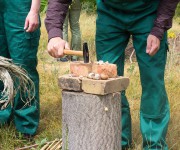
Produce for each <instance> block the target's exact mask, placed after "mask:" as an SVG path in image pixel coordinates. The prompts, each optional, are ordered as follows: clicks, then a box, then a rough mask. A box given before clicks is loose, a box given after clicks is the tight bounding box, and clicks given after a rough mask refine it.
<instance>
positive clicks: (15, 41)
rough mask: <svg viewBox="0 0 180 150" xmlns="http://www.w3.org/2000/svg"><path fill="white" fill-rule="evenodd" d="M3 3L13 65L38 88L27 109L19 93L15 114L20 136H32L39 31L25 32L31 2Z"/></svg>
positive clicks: (35, 117) (35, 118)
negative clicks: (25, 134) (22, 69)
mask: <svg viewBox="0 0 180 150" xmlns="http://www.w3.org/2000/svg"><path fill="white" fill-rule="evenodd" d="M4 3H6V4H5V6H6V9H5V10H4V13H3V18H4V28H5V35H6V41H7V45H8V53H9V54H10V58H11V59H12V60H13V62H14V63H17V64H18V65H20V66H21V67H23V68H24V69H26V71H27V73H28V75H29V76H30V78H31V79H32V81H33V82H34V84H35V91H36V92H35V97H34V99H33V100H32V101H31V104H30V106H29V105H25V103H24V102H22V101H21V99H20V94H19V92H18V93H17V95H16V97H15V100H14V106H13V112H12V113H13V117H14V123H15V126H16V128H17V130H18V131H19V132H21V133H28V134H31V135H33V134H35V132H36V130H37V127H38V124H39V76H38V73H37V70H36V66H37V50H38V44H39V37H40V30H39V29H37V30H36V31H35V32H33V33H27V32H25V31H24V22H25V18H26V16H27V14H28V12H29V10H30V6H31V0H27V1H22V0H10V1H8V2H6V1H4ZM9 3H10V4H11V5H9ZM23 97H25V96H23Z"/></svg>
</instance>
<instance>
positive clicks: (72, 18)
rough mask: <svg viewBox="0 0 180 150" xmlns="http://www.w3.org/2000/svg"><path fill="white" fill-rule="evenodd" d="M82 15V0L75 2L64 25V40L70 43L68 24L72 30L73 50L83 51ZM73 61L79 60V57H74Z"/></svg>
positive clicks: (75, 0)
mask: <svg viewBox="0 0 180 150" xmlns="http://www.w3.org/2000/svg"><path fill="white" fill-rule="evenodd" d="M80 13H81V2H80V0H74V1H73V2H72V4H71V6H70V8H69V10H68V13H67V15H66V19H65V21H64V24H63V39H64V40H66V41H68V22H69V24H70V29H71V34H72V38H71V49H73V50H81V31H80V26H79V18H80ZM73 59H77V56H73Z"/></svg>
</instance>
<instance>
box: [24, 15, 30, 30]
mask: <svg viewBox="0 0 180 150" xmlns="http://www.w3.org/2000/svg"><path fill="white" fill-rule="evenodd" d="M28 25H29V20H28V19H27V18H26V20H25V24H24V30H26V29H27V28H28Z"/></svg>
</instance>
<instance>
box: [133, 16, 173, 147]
mask: <svg viewBox="0 0 180 150" xmlns="http://www.w3.org/2000/svg"><path fill="white" fill-rule="evenodd" d="M149 19H150V18H149ZM147 28H148V27H147ZM147 36H148V34H146V33H144V34H139V33H138V34H136V33H135V34H134V35H133V41H134V47H135V49H136V55H137V60H138V64H139V68H140V76H141V85H142V97H141V108H140V123H141V125H140V126H141V132H142V136H143V148H144V149H145V150H149V149H154V150H155V149H163V150H167V149H168V147H167V144H166V140H165V137H166V133H167V129H168V122H169V118H170V114H169V103H168V98H167V95H166V90H165V85H164V70H165V64H166V55H167V43H166V37H165V38H164V39H163V40H162V41H161V46H160V49H159V51H158V52H157V54H156V55H155V56H153V57H150V56H149V55H147V54H146V39H147Z"/></svg>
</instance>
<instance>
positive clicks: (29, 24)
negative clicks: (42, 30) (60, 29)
mask: <svg viewBox="0 0 180 150" xmlns="http://www.w3.org/2000/svg"><path fill="white" fill-rule="evenodd" d="M38 27H39V14H38V12H33V11H30V12H29V13H28V15H27V17H26V20H25V24H24V29H25V30H26V32H33V31H35V30H36V29H37V28H38Z"/></svg>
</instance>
